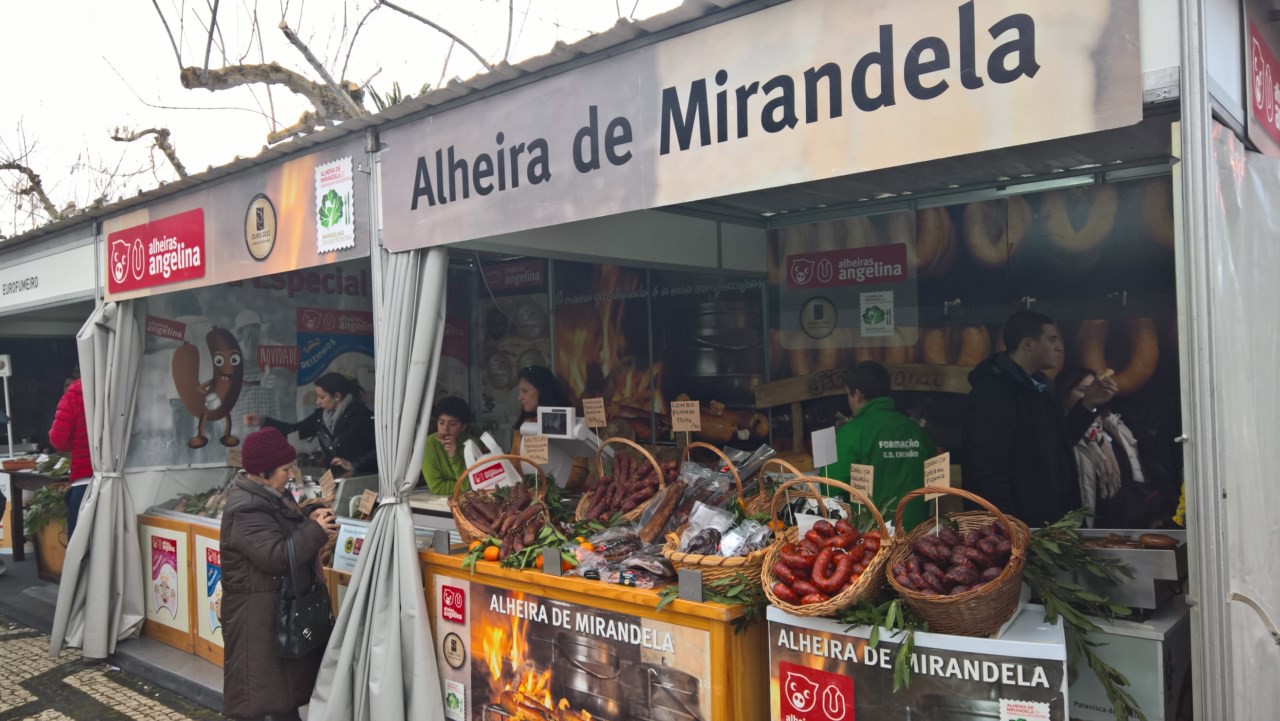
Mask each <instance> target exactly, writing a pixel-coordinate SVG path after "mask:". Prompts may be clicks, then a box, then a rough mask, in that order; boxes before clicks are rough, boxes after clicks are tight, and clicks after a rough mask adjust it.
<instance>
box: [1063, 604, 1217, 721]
mask: <svg viewBox="0 0 1280 721" xmlns="http://www.w3.org/2000/svg"><path fill="white" fill-rule="evenodd" d="M1089 620H1090V621H1093V622H1094V623H1095V624H1097V625H1098V628H1099V629H1100V631H1097V632H1092V633H1090V634H1088V638H1089V640H1090V641H1093V642H1095V643H1098V644H1101V645H1099V646H1098V647H1096V648H1095V649H1094V653H1096V654H1098V657H1099V658H1101V659H1102V660H1103V661H1105V662H1107V663H1109V664H1111V665H1112V666H1114V667H1115V668H1116V669H1117V670H1119V671H1120V673H1122V674H1124V675H1125V678H1127V679H1129V690H1130V693H1131V694H1132V695H1133V700H1134V701H1136V702H1137V703H1138V708H1140V709H1142V712H1143V714H1145V715H1146V717H1147V721H1182V720H1183V719H1190V718H1191V714H1192V707H1191V706H1192V704H1191V608H1190V607H1189V606H1188V605H1187V602H1186V599H1185V598H1183V597H1182V596H1175V597H1174V598H1173V599H1171V600H1169V601H1168V602H1167V603H1165V604H1164V605H1163V606H1161V607H1160V609H1159V610H1158V611H1155V612H1154V613H1152V614H1151V616H1150V617H1149V618H1147V619H1145V620H1142V621H1126V620H1123V619H1112V620H1107V619H1105V618H1096V617H1092V616H1091V617H1089ZM1071 718H1072V719H1075V720H1078V721H1113V720H1114V719H1115V711H1114V710H1113V708H1112V706H1111V702H1109V701H1108V700H1107V694H1106V692H1105V691H1104V690H1103V689H1102V684H1101V683H1099V682H1098V677H1097V676H1096V675H1095V674H1093V673H1091V672H1089V671H1088V670H1087V669H1085V668H1081V669H1080V673H1078V674H1076V678H1075V679H1074V680H1073V681H1072V683H1071Z"/></svg>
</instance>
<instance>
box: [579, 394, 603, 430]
mask: <svg viewBox="0 0 1280 721" xmlns="http://www.w3.org/2000/svg"><path fill="white" fill-rule="evenodd" d="M582 412H583V414H584V415H586V420H585V423H586V424H587V428H604V427H605V426H607V425H609V420H608V419H607V418H605V414H604V399H603V398H583V399H582Z"/></svg>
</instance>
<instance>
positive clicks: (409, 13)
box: [378, 0, 493, 70]
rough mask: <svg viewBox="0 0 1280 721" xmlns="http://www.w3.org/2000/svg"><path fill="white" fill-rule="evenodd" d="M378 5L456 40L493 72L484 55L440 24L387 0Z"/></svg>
mask: <svg viewBox="0 0 1280 721" xmlns="http://www.w3.org/2000/svg"><path fill="white" fill-rule="evenodd" d="M378 4H380V5H386V6H387V7H389V8H391V9H392V10H395V11H396V12H398V13H401V14H403V15H406V16H408V17H411V18H413V19H414V20H417V21H418V22H420V23H423V24H424V25H426V26H428V27H430V28H433V29H435V30H436V31H437V32H440V33H443V34H444V35H445V36H447V37H449V38H452V39H453V40H454V42H456V43H458V44H459V45H461V46H462V47H464V48H466V50H467V52H469V53H471V54H472V55H474V56H475V58H476V60H478V61H479V62H480V65H481V66H483V67H484V69H485V70H493V66H492V65H490V64H489V61H488V60H485V59H484V56H483V55H481V54H480V53H479V52H477V51H476V49H475V48H473V47H471V46H470V45H468V44H467V41H466V40H463V39H462V38H460V37H458V36H457V35H454V34H453V33H452V32H450V31H449V30H448V29H447V28H445V27H443V26H441V25H439V24H437V23H434V22H431V21H430V20H428V19H426V18H424V17H422V16H421V15H419V14H417V13H415V12H413V11H412V10H406V9H405V8H402V7H400V6H399V5H396V4H394V3H390V2H387V0H378Z"/></svg>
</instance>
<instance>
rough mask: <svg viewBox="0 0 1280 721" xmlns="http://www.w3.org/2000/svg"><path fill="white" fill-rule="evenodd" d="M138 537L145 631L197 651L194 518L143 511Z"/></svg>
mask: <svg viewBox="0 0 1280 721" xmlns="http://www.w3.org/2000/svg"><path fill="white" fill-rule="evenodd" d="M138 541H139V549H138V550H139V552H140V553H141V555H142V573H143V584H142V587H143V592H142V601H143V605H144V610H145V611H146V616H145V620H144V621H143V622H142V635H144V636H147V637H149V638H154V639H155V640H157V641H160V642H161V643H164V644H168V645H170V646H173V647H174V648H176V649H179V650H181V651H186V652H187V653H192V654H193V653H195V639H196V633H195V624H194V623H193V622H192V621H193V618H194V613H195V607H196V600H195V599H194V598H193V597H192V593H191V591H192V586H193V584H192V581H191V572H192V570H193V563H192V553H191V519H190V518H189V517H188V518H182V517H178V514H173V516H167V515H166V516H159V515H147V514H141V515H139V516H138Z"/></svg>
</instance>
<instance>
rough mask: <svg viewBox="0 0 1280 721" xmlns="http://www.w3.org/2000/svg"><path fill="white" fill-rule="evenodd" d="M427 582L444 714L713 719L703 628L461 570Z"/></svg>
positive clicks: (480, 720) (463, 718)
mask: <svg viewBox="0 0 1280 721" xmlns="http://www.w3.org/2000/svg"><path fill="white" fill-rule="evenodd" d="M434 583H435V588H434V594H433V596H434V599H435V608H434V609H433V610H432V613H433V615H434V616H435V634H434V638H435V641H436V644H437V657H438V659H439V662H440V663H439V666H440V676H441V680H442V681H443V683H444V687H445V713H444V717H445V718H446V719H449V720H450V721H488V719H494V718H501V719H508V718H530V719H532V718H565V719H567V718H573V719H585V718H596V719H614V720H615V721H649V720H650V719H654V718H680V719H686V718H688V719H710V718H711V696H712V693H713V689H712V688H710V686H709V684H708V682H707V679H708V678H710V668H711V663H710V655H709V647H710V645H711V638H710V634H709V633H708V632H707V631H705V630H703V629H697V628H689V627H685V626H678V625H676V624H672V623H666V622H663V621H654V620H652V619H647V618H637V617H635V616H627V615H623V614H620V613H613V612H609V611H604V610H601V609H598V608H592V607H590V606H583V605H579V604H575V603H568V602H566V601H560V600H556V599H551V598H544V597H541V596H535V595H533V594H531V593H522V592H519V591H512V590H508V589H504V588H497V587H493V586H488V585H485V584H482V583H478V582H475V581H472V580H470V579H468V578H466V577H460V578H453V577H450V576H444V575H436V576H435V580H434ZM716 691H718V690H716ZM677 711H679V712H681V713H676V712H677Z"/></svg>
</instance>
